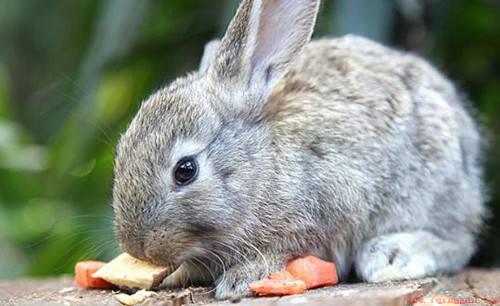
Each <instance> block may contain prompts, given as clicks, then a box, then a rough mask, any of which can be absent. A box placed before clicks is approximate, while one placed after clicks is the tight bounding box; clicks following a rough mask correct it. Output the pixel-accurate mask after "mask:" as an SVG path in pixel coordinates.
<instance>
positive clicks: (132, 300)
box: [115, 289, 158, 306]
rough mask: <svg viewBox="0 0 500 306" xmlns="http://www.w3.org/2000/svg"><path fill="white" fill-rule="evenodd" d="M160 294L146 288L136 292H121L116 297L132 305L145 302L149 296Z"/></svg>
mask: <svg viewBox="0 0 500 306" xmlns="http://www.w3.org/2000/svg"><path fill="white" fill-rule="evenodd" d="M155 295H158V293H156V292H154V291H146V290H144V289H142V290H139V291H137V292H136V293H134V294H126V293H119V294H117V295H115V298H116V299H117V300H118V302H120V303H122V304H124V305H128V306H132V305H137V304H139V303H142V302H144V300H145V299H147V298H148V297H152V296H155Z"/></svg>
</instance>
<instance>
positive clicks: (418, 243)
mask: <svg viewBox="0 0 500 306" xmlns="http://www.w3.org/2000/svg"><path fill="white" fill-rule="evenodd" d="M456 237H457V239H455V240H451V239H450V240H446V239H443V238H441V237H438V236H436V235H435V234H433V233H431V232H429V231H424V230H422V231H415V232H399V233H393V234H386V235H381V236H377V237H375V238H372V239H370V240H368V241H366V242H365V243H364V244H363V245H362V247H361V249H360V250H359V252H358V254H357V255H356V259H355V267H356V272H357V274H358V276H359V277H360V278H361V279H363V280H364V281H368V282H384V281H393V280H404V279H416V278H422V277H426V276H433V275H436V274H438V273H451V272H455V271H457V270H459V269H461V268H462V267H463V266H464V265H465V264H466V263H467V261H468V260H469V258H470V256H471V254H472V252H473V250H474V247H473V245H474V243H473V239H472V237H471V236H469V235H460V236H456Z"/></svg>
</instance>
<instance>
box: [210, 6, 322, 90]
mask: <svg viewBox="0 0 500 306" xmlns="http://www.w3.org/2000/svg"><path fill="white" fill-rule="evenodd" d="M318 7H319V0H243V1H242V3H241V4H240V7H239V8H238V11H237V12H236V16H235V17H234V18H233V20H232V21H231V23H230V25H229V28H228V30H227V32H226V34H225V36H224V38H223V39H222V41H221V43H220V46H219V48H218V50H217V53H216V56H215V58H214V61H213V62H212V64H211V65H210V67H209V68H208V69H209V71H208V72H209V73H210V74H212V77H213V78H215V79H216V80H217V81H221V82H224V84H227V85H228V86H232V87H233V89H234V90H242V91H243V92H246V93H248V92H250V93H252V94H256V95H263V96H264V97H267V96H268V95H269V94H270V93H271V90H272V89H273V87H274V85H276V83H277V82H278V81H279V80H280V79H281V78H282V77H283V76H284V75H285V74H286V73H287V72H288V70H289V69H290V67H291V65H292V64H293V62H294V60H295V59H296V58H297V56H298V55H299V54H300V53H301V51H302V49H303V48H304V46H305V44H306V43H307V42H308V41H309V40H310V38H311V35H312V31H313V28H314V24H315V21H316V15H317V12H318ZM234 86H236V87H234Z"/></svg>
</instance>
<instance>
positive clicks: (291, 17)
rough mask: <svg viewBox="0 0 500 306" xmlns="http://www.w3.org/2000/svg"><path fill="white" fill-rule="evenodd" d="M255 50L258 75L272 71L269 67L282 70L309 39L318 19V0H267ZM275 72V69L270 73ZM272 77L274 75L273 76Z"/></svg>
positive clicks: (255, 65)
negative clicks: (316, 18) (316, 16)
mask: <svg viewBox="0 0 500 306" xmlns="http://www.w3.org/2000/svg"><path fill="white" fill-rule="evenodd" d="M261 3H262V7H261V10H260V12H256V13H257V14H260V16H253V18H257V20H259V27H258V31H257V34H256V35H257V37H256V40H255V44H256V46H255V49H254V51H253V54H252V60H251V65H252V72H253V74H257V76H258V77H261V76H263V75H264V74H266V73H268V72H269V70H268V69H269V67H272V68H273V69H277V70H278V71H276V73H278V74H279V73H280V72H281V73H282V72H283V71H280V70H283V69H285V68H284V67H280V66H282V65H283V64H286V63H288V62H290V61H291V60H293V57H294V55H295V54H296V53H297V52H298V51H299V50H300V49H301V48H302V47H303V46H304V44H305V43H306V42H307V41H308V39H309V36H310V32H312V27H313V25H314V21H315V14H316V7H317V1H312V0H268V1H266V0H263V1H262V2H261ZM270 73H271V74H272V73H273V71H271V72H270ZM271 78H272V76H271Z"/></svg>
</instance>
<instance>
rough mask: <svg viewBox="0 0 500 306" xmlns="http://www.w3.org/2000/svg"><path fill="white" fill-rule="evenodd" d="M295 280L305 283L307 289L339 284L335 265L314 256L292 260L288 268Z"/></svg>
mask: <svg viewBox="0 0 500 306" xmlns="http://www.w3.org/2000/svg"><path fill="white" fill-rule="evenodd" d="M286 271H287V272H289V273H290V274H291V275H292V276H293V277H294V278H295V279H300V280H302V281H304V282H305V284H306V286H307V289H312V288H318V287H323V286H331V285H336V284H337V283H338V277H337V269H336V267H335V264H334V263H332V262H327V261H324V260H321V259H319V258H317V257H314V256H306V257H301V258H297V259H294V260H291V261H290V262H288V264H287V266H286Z"/></svg>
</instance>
